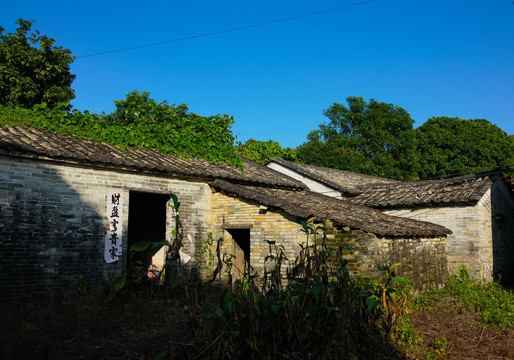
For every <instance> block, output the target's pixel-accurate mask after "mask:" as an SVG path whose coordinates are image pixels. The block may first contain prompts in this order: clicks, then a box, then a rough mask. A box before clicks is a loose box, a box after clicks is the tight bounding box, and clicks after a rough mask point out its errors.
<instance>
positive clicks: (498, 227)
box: [491, 185, 514, 288]
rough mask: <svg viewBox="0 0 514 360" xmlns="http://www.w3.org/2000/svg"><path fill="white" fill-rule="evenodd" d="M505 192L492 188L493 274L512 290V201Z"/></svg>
mask: <svg viewBox="0 0 514 360" xmlns="http://www.w3.org/2000/svg"><path fill="white" fill-rule="evenodd" d="M502 190H504V191H502ZM505 190H506V189H502V187H501V185H500V186H494V187H493V191H492V194H491V207H492V211H491V217H492V219H491V222H492V232H493V272H494V277H495V279H499V280H500V283H501V284H502V285H503V286H505V287H509V288H514V200H513V199H512V198H510V199H509V196H510V194H509V191H508V190H506V191H505Z"/></svg>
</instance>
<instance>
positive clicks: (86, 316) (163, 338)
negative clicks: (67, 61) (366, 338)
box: [0, 298, 514, 360]
mask: <svg viewBox="0 0 514 360" xmlns="http://www.w3.org/2000/svg"><path fill="white" fill-rule="evenodd" d="M198 313H199V314H200V317H203V323H200V326H198V328H197V329H198V330H197V331H198V336H199V338H204V339H205V338H208V337H209V336H211V337H212V335H213V333H212V331H214V335H215V332H216V330H215V329H214V330H213V327H214V325H213V323H212V321H211V322H210V323H209V315H208V314H207V313H206V312H205V311H202V309H198ZM479 318H480V317H479V315H478V314H477V313H475V312H472V311H468V312H462V311H460V310H459V309H458V308H457V307H456V306H455V305H453V303H452V302H451V300H444V301H443V302H440V303H438V304H436V305H435V306H434V307H433V308H432V310H431V311H423V312H420V311H416V312H414V313H413V314H411V319H412V324H413V327H414V328H415V329H416V330H418V331H419V332H421V334H422V336H423V343H422V345H421V347H422V349H421V352H418V353H417V355H413V354H411V357H413V358H423V357H422V355H421V354H423V352H422V350H423V349H428V348H429V346H430V344H431V343H432V342H433V340H434V339H436V338H441V337H445V338H446V339H447V340H448V344H449V345H448V349H447V354H446V355H445V356H443V357H439V358H441V359H443V358H444V359H481V360H482V359H514V329H512V328H511V329H507V330H498V329H494V328H487V327H483V326H480V325H479V324H478V321H479ZM206 331H209V332H210V334H207V333H206ZM193 339H194V336H193V332H192V328H191V327H190V325H189V320H188V316H187V314H186V311H185V310H184V308H183V307H182V306H181V304H180V303H178V302H158V301H140V302H137V303H134V304H130V305H127V304H124V303H116V302H115V303H113V304H109V305H108V306H106V307H105V308H104V309H102V310H99V309H98V308H97V307H95V306H94V305H93V304H92V303H91V301H89V300H88V299H86V298H83V299H73V300H59V301H57V300H55V301H50V302H46V303H44V304H35V303H16V304H3V306H2V307H1V310H0V358H1V359H6V360H9V359H20V360H24V359H31V360H33V359H57V360H60V359H95V360H102V359H105V360H107V359H126V360H133V359H134V360H135V359H137V360H146V359H192V358H195V359H202V358H204V356H202V353H199V352H198V348H197V347H196V344H195V343H194V341H193ZM213 350H214V349H209V351H213ZM163 353H166V354H167V356H164V355H162V354H163ZM159 354H161V355H162V356H163V357H159Z"/></svg>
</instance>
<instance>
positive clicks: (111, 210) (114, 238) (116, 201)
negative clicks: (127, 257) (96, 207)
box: [104, 190, 123, 263]
mask: <svg viewBox="0 0 514 360" xmlns="http://www.w3.org/2000/svg"><path fill="white" fill-rule="evenodd" d="M106 215H107V219H108V221H109V228H108V231H107V234H105V252H104V258H105V261H106V262H107V263H112V262H115V261H118V260H119V259H120V256H121V239H122V235H123V232H122V223H123V190H109V191H108V192H107V213H106Z"/></svg>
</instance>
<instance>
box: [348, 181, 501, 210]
mask: <svg viewBox="0 0 514 360" xmlns="http://www.w3.org/2000/svg"><path fill="white" fill-rule="evenodd" d="M492 184H493V181H492V180H491V179H490V177H489V176H480V175H472V176H461V177H457V178H450V179H443V180H426V181H412V182H400V183H397V184H389V185H373V186H372V187H369V188H367V189H366V190H365V191H364V192H363V193H362V194H360V195H358V196H355V197H353V198H351V199H350V201H351V202H353V203H355V204H360V205H365V206H370V207H374V208H386V207H412V206H422V205H438V204H475V203H477V202H478V201H479V200H480V199H481V198H482V196H484V194H485V193H486V191H487V190H488V189H489V188H490V187H491V186H492Z"/></svg>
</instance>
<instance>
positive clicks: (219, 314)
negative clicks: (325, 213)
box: [198, 224, 411, 359]
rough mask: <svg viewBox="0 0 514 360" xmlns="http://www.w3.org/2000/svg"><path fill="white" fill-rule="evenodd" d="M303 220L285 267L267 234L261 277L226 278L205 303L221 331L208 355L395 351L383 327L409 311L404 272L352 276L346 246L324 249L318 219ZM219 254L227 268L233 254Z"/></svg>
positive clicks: (339, 355)
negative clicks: (301, 237)
mask: <svg viewBox="0 0 514 360" xmlns="http://www.w3.org/2000/svg"><path fill="white" fill-rule="evenodd" d="M303 226H304V227H303V231H304V232H305V234H306V241H305V243H304V244H303V245H302V246H301V249H300V252H299V255H298V257H297V258H296V259H295V261H294V262H293V263H292V264H290V266H288V267H286V266H285V265H289V264H287V258H286V257H285V255H284V251H283V248H282V247H281V246H279V245H277V244H276V243H275V242H274V241H272V240H265V241H266V242H267V244H268V246H269V250H270V253H269V254H268V255H267V256H266V258H265V269H266V270H265V272H264V274H263V276H262V277H260V278H259V277H258V276H257V274H246V275H245V276H244V277H243V278H242V279H239V280H236V281H235V283H234V284H233V285H230V284H231V283H230V284H227V286H228V287H227V288H226V289H225V290H224V292H223V294H222V296H221V299H220V303H219V304H218V305H216V304H211V305H206V306H207V309H208V310H209V311H210V312H211V313H212V314H213V315H215V317H216V319H217V323H218V326H217V328H218V331H219V336H217V337H216V338H215V339H213V340H212V342H209V345H208V346H210V347H212V349H217V351H215V352H214V353H211V355H210V356H208V357H206V358H214V359H224V358H248V359H282V358H325V359H352V358H364V357H369V356H381V357H382V358H398V357H400V355H399V354H397V353H396V352H395V350H394V347H393V346H392V344H391V342H390V341H389V334H390V332H391V329H392V328H393V327H394V325H395V324H396V319H397V317H398V316H399V315H401V314H404V313H405V312H406V310H407V304H408V300H409V298H410V296H411V291H410V285H409V284H408V282H407V281H406V279H404V278H401V277H398V276H396V274H395V272H394V269H390V268H389V267H383V270H384V271H385V272H386V274H385V276H384V279H378V280H377V279H372V278H369V277H359V278H357V279H352V278H351V277H350V276H349V273H348V270H347V268H346V263H347V262H346V260H344V259H343V257H342V250H343V248H344V247H345V246H344V245H341V246H340V247H339V248H338V249H330V248H328V247H327V246H326V236H325V233H324V228H323V226H321V225H318V226H311V225H307V224H304V225H303ZM220 258H221V259H223V258H225V261H224V263H225V265H226V267H225V270H226V271H227V272H230V270H231V264H232V262H231V260H232V256H226V257H220ZM198 351H199V352H203V351H204V350H203V349H202V348H201V347H200V348H199V349H198ZM213 351H214V350H213Z"/></svg>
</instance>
